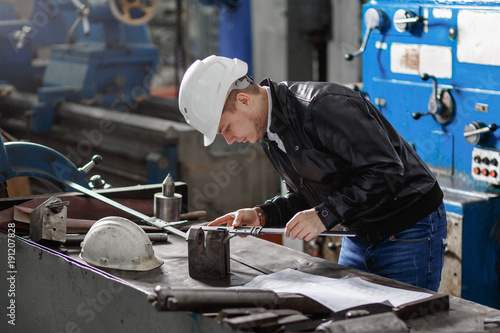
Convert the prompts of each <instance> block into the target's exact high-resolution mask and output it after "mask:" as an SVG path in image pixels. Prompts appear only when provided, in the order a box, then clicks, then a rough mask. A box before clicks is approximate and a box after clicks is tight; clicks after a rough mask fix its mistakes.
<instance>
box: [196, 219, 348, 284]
mask: <svg viewBox="0 0 500 333" xmlns="http://www.w3.org/2000/svg"><path fill="white" fill-rule="evenodd" d="M283 233H284V229H279V228H263V227H252V226H241V227H220V226H217V227H207V226H196V227H191V228H190V229H189V231H188V236H187V241H188V259H189V276H191V277H192V278H193V279H208V280H213V279H226V278H228V277H229V271H230V262H229V259H230V258H231V259H235V260H236V261H238V262H240V263H242V264H243V265H246V266H248V267H251V268H253V269H255V270H257V271H259V272H261V273H264V274H270V273H274V272H273V271H271V270H269V269H266V268H264V267H260V266H257V265H255V264H251V263H248V262H246V261H245V260H244V259H243V258H239V257H236V256H235V255H232V254H230V248H229V240H230V239H231V238H232V237H234V236H259V235H262V234H283ZM320 236H354V234H352V233H349V232H347V231H330V232H325V233H321V234H320Z"/></svg>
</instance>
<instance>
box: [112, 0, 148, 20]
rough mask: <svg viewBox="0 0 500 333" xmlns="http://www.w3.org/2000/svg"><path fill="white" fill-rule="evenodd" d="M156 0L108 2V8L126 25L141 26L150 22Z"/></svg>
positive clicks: (113, 0)
mask: <svg viewBox="0 0 500 333" xmlns="http://www.w3.org/2000/svg"><path fill="white" fill-rule="evenodd" d="M157 4H158V0H110V1H109V8H110V9H111V12H112V13H113V15H114V17H116V18H117V19H118V20H119V21H121V22H123V23H125V24H128V25H141V24H145V23H147V22H148V21H149V20H151V19H152V18H153V16H154V14H155V10H156V7H157Z"/></svg>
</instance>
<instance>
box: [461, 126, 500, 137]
mask: <svg viewBox="0 0 500 333" xmlns="http://www.w3.org/2000/svg"><path fill="white" fill-rule="evenodd" d="M497 128H498V126H497V124H495V123H491V124H489V125H488V126H485V127H482V128H478V129H476V130H473V131H467V132H464V136H465V137H466V138H467V137H469V136H473V135H478V134H483V133H488V132H495V131H496V130H497Z"/></svg>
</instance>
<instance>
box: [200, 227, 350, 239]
mask: <svg viewBox="0 0 500 333" xmlns="http://www.w3.org/2000/svg"><path fill="white" fill-rule="evenodd" d="M197 228H198V227H197ZM199 228H202V229H203V230H204V231H208V230H223V229H225V230H227V232H228V234H229V235H230V237H234V236H260V235H264V234H273V235H282V234H284V233H285V229H283V228H264V227H260V226H259V227H254V226H240V227H221V226H217V227H208V226H202V227H199ZM318 236H347V237H354V236H356V235H355V234H354V233H352V232H349V231H342V230H338V231H326V232H322V233H320V234H319V235H318Z"/></svg>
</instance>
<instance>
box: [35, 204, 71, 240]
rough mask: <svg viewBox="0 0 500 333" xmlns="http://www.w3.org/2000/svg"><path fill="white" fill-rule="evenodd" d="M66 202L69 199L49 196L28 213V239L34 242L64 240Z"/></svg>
mask: <svg viewBox="0 0 500 333" xmlns="http://www.w3.org/2000/svg"><path fill="white" fill-rule="evenodd" d="M68 204H69V201H61V199H59V198H56V197H50V198H49V199H48V200H46V201H45V202H44V203H42V204H41V205H40V206H38V207H37V208H35V210H33V212H31V215H30V239H31V240H32V241H34V242H40V241H41V240H46V241H55V242H60V243H64V242H66V228H67V223H66V221H67V220H66V218H67V212H68V208H67V207H66V206H67V205H68Z"/></svg>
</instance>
